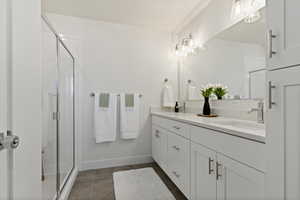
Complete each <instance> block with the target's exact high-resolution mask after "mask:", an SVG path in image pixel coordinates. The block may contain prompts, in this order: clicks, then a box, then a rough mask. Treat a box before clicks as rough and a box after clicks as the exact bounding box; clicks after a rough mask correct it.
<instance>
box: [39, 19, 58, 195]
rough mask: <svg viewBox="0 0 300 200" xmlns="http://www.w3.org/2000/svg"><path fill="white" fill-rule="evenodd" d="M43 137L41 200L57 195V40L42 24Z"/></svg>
mask: <svg viewBox="0 0 300 200" xmlns="http://www.w3.org/2000/svg"><path fill="white" fill-rule="evenodd" d="M42 37H43V40H42V41H43V57H42V62H43V64H42V66H43V98H42V99H43V104H42V105H43V135H42V139H43V140H42V152H41V153H42V177H41V179H42V191H43V192H42V194H43V196H42V198H43V199H45V200H52V199H53V197H55V196H56V195H57V134H58V132H57V120H56V118H55V114H56V113H57V109H58V108H57V81H58V67H57V39H56V36H55V34H53V33H52V32H51V30H50V29H49V28H48V26H47V25H46V24H45V23H44V24H43V34H42Z"/></svg>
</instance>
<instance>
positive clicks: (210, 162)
mask: <svg viewBox="0 0 300 200" xmlns="http://www.w3.org/2000/svg"><path fill="white" fill-rule="evenodd" d="M213 162H214V160H213V159H211V158H209V159H208V174H212V173H213V172H214V169H213V168H212V163H213Z"/></svg>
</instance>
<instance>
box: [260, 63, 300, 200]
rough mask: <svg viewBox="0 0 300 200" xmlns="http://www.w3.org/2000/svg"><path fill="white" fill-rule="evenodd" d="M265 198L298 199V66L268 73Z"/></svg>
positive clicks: (299, 96) (299, 88)
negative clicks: (270, 85)
mask: <svg viewBox="0 0 300 200" xmlns="http://www.w3.org/2000/svg"><path fill="white" fill-rule="evenodd" d="M268 80H269V81H270V82H271V83H272V84H273V85H274V86H275V88H273V89H272V93H273V95H272V93H271V95H270V96H269V101H272V102H274V105H272V107H271V108H269V109H268V110H267V124H266V125H267V133H268V135H267V149H268V151H267V153H268V154H267V158H268V169H267V172H268V173H267V184H266V186H267V193H266V195H267V198H268V199H286V200H296V199H300V191H299V188H300V134H299V133H300V126H299V124H300V123H299V122H300V103H299V102H300V67H292V68H288V69H282V70H278V71H273V72H269V73H268Z"/></svg>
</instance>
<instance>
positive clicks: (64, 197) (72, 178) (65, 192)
mask: <svg viewBox="0 0 300 200" xmlns="http://www.w3.org/2000/svg"><path fill="white" fill-rule="evenodd" d="M77 175H78V168H77V167H76V168H75V169H74V170H73V172H72V174H71V176H70V178H69V180H68V182H67V183H66V185H65V187H64V190H63V191H62V192H61V195H60V197H59V200H68V198H69V195H70V193H71V190H72V187H73V185H74V183H75V180H76V177H77Z"/></svg>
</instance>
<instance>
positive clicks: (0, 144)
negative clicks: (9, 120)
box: [0, 131, 20, 151]
mask: <svg viewBox="0 0 300 200" xmlns="http://www.w3.org/2000/svg"><path fill="white" fill-rule="evenodd" d="M19 144H20V138H19V137H18V136H15V135H13V134H12V132H11V131H7V136H4V133H0V151H1V150H4V149H16V148H17V147H18V146H19Z"/></svg>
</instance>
